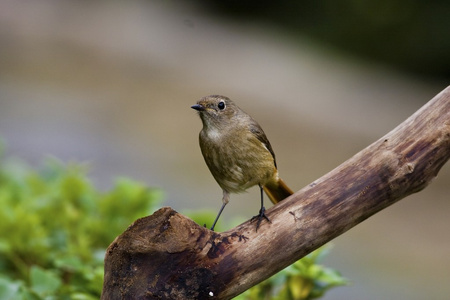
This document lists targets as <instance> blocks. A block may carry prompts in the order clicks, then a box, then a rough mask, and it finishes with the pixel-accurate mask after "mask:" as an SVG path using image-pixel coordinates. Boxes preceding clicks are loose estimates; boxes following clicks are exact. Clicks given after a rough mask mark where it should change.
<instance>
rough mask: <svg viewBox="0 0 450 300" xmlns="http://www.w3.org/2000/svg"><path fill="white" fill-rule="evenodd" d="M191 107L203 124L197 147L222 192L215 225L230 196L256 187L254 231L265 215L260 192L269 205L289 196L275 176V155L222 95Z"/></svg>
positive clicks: (249, 119)
mask: <svg viewBox="0 0 450 300" xmlns="http://www.w3.org/2000/svg"><path fill="white" fill-rule="evenodd" d="M191 108H193V109H195V110H197V111H198V113H199V116H200V119H201V120H202V123H203V129H202V130H201V131H200V138H199V140H200V148H201V150H202V154H203V158H204V159H205V162H206V164H207V165H208V168H209V170H210V171H211V173H212V175H213V176H214V178H215V179H216V181H217V183H218V184H219V185H220V187H221V188H222V190H223V198H222V207H221V208H220V211H219V213H218V215H217V217H216V219H215V220H214V223H213V225H212V227H211V230H214V226H215V225H216V223H217V220H218V219H219V217H220V215H221V213H222V211H223V209H224V208H225V206H226V205H227V203H228V202H229V200H230V193H242V192H244V191H245V190H247V189H248V188H250V187H252V186H254V185H258V186H259V188H260V191H261V209H260V210H259V214H258V215H257V216H255V217H253V219H258V222H257V224H256V230H258V228H259V225H260V223H261V221H262V219H263V218H264V219H266V220H267V221H268V222H270V220H269V219H268V218H267V216H266V215H265V208H264V199H263V196H264V195H263V190H264V191H265V192H266V194H267V195H268V196H269V198H270V200H271V201H272V202H273V203H277V202H279V201H281V200H283V199H285V198H286V197H288V196H290V195H292V190H291V189H289V188H288V187H287V186H286V184H285V183H284V181H283V180H281V178H280V177H279V175H278V170H277V163H276V161H275V153H274V152H273V150H272V146H271V145H270V143H269V140H268V139H267V137H266V135H265V133H264V131H263V130H262V128H261V126H259V124H258V123H257V122H256V121H255V120H254V119H253V118H252V117H250V116H249V115H248V114H246V113H245V112H244V111H243V110H241V109H240V108H239V107H238V106H237V105H236V104H234V102H233V101H231V100H230V99H229V98H227V97H225V96H219V95H211V96H206V97H204V98H202V99H200V100H199V101H198V102H197V104H195V105H192V106H191Z"/></svg>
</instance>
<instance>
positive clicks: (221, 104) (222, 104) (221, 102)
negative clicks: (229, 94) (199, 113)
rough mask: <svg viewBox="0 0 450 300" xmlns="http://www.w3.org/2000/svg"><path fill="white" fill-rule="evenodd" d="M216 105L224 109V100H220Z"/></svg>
mask: <svg viewBox="0 0 450 300" xmlns="http://www.w3.org/2000/svg"><path fill="white" fill-rule="evenodd" d="M217 107H218V108H219V109H220V110H224V109H225V102H224V101H220V102H219V104H217Z"/></svg>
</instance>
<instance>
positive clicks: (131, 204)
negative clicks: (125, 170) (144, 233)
mask: <svg viewBox="0 0 450 300" xmlns="http://www.w3.org/2000/svg"><path fill="white" fill-rule="evenodd" d="M85 173H86V172H85V168H83V167H80V166H79V165H74V164H70V165H68V166H63V165H62V164H61V163H59V162H57V161H48V162H47V163H46V164H45V165H44V166H43V167H42V168H41V169H40V170H39V171H35V170H32V169H30V168H29V167H27V166H25V165H24V164H22V163H20V162H17V161H16V162H12V161H11V160H8V161H5V160H1V161H0V207H1V210H0V220H1V222H0V299H98V298H99V296H100V294H101V289H102V284H103V258H104V253H105V250H106V248H107V247H108V245H109V244H110V243H111V242H112V241H113V240H114V238H115V237H116V236H117V235H119V234H120V233H122V232H123V231H124V230H125V229H126V228H127V227H128V226H129V225H130V224H131V223H132V222H133V221H134V220H136V219H137V218H140V217H143V216H145V215H148V214H150V213H152V211H153V210H154V207H155V205H157V204H158V199H159V198H160V193H159V191H157V190H152V189H149V188H147V187H146V186H145V185H143V184H141V183H137V182H133V181H131V180H128V179H119V180H117V182H116V184H115V186H114V188H113V189H112V190H111V191H108V192H100V191H98V190H96V189H95V188H94V187H93V185H92V184H91V183H90V182H89V180H88V179H87V176H86V174H85Z"/></svg>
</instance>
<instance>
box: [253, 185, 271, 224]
mask: <svg viewBox="0 0 450 300" xmlns="http://www.w3.org/2000/svg"><path fill="white" fill-rule="evenodd" d="M259 189H260V191H261V208H260V210H259V214H258V215H256V216H254V217H253V218H252V221H253V220H254V219H258V222H257V223H256V231H258V228H259V225H260V224H261V221H262V219H266V220H267V221H268V222H269V223H272V222H270V220H269V218H268V217H267V216H266V213H265V212H266V208H265V207H264V192H263V187H262V186H261V185H259Z"/></svg>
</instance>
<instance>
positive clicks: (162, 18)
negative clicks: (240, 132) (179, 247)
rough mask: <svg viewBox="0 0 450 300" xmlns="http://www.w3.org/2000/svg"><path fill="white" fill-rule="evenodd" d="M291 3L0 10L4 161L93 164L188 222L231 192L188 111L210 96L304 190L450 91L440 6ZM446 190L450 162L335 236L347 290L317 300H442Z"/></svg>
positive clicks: (71, 4)
mask: <svg viewBox="0 0 450 300" xmlns="http://www.w3.org/2000/svg"><path fill="white" fill-rule="evenodd" d="M291 2H292V1H278V2H276V3H277V5H275V2H273V3H272V4H267V5H257V4H258V3H259V2H256V1H201V0H198V1H183V2H182V1H143V0H141V1H136V0H130V1H81V0H77V1H75V0H72V1H70V0H66V1H60V0H39V1H13V0H3V1H1V2H0V137H1V138H2V139H3V140H4V142H5V144H6V147H7V149H6V153H7V155H8V156H13V157H18V158H20V159H23V160H25V161H26V162H28V163H30V164H31V165H34V166H39V164H40V163H41V162H42V161H43V160H44V159H45V158H46V157H49V156H50V157H56V158H58V159H60V160H62V161H65V162H72V161H75V162H81V163H85V164H88V165H89V168H90V173H89V174H90V178H92V180H93V181H94V182H95V184H96V185H97V186H98V187H100V188H102V189H105V190H106V189H108V188H109V187H111V186H112V184H113V181H114V178H116V177H118V176H126V177H130V178H133V179H136V180H140V181H142V182H145V183H146V184H148V185H149V186H152V187H158V188H161V189H162V190H163V191H164V192H165V197H166V198H165V202H164V204H165V205H168V206H171V207H173V208H174V209H176V210H178V211H181V212H182V211H186V210H194V211H195V210H201V209H205V208H206V209H210V210H213V211H216V210H217V209H218V208H219V207H220V205H221V194H222V192H221V190H220V188H219V186H218V185H217V184H216V182H215V181H214V179H213V177H212V176H211V174H210V173H209V170H208V169H207V167H206V165H205V163H204V161H203V157H202V156H201V152H200V148H199V146H198V133H199V131H200V129H201V122H200V119H199V118H198V116H197V115H196V113H195V112H194V111H193V110H192V109H191V108H190V106H191V105H192V104H194V103H195V102H196V101H197V100H198V99H199V98H201V97H202V96H205V95H209V94H223V95H226V96H228V97H230V98H231V99H233V100H235V101H236V102H237V104H238V105H239V106H240V107H241V108H242V109H243V110H245V111H247V112H249V113H250V114H251V115H252V116H253V117H254V118H255V119H256V120H258V122H259V123H260V124H261V125H262V127H263V128H264V130H265V132H266V134H267V136H268V137H269V139H270V141H271V144H272V146H273V148H274V150H275V153H276V154H277V162H278V166H279V170H280V173H281V176H282V177H283V179H284V180H285V181H286V182H287V183H288V184H289V185H290V187H291V188H292V189H294V190H298V189H300V188H302V187H304V186H305V185H307V184H309V183H311V182H312V181H314V180H315V179H317V178H318V177H320V176H322V175H323V174H325V173H326V172H328V171H330V170H331V169H333V168H334V167H336V166H338V165H339V164H340V163H342V162H344V161H345V160H346V159H348V158H350V157H351V156H352V155H354V154H355V153H357V152H358V151H360V150H361V149H363V148H364V147H366V146H368V145H369V144H370V143H372V142H373V141H375V140H377V139H378V138H380V137H382V136H383V135H384V134H386V133H387V132H389V131H390V130H391V129H393V128H394V127H395V126H397V125H398V124H399V123H401V122H402V121H403V120H404V119H406V118H407V117H408V116H409V115H411V114H412V113H413V112H415V111H416V110H417V109H418V108H420V107H421V106H422V105H423V104H425V103H426V102H427V101H428V100H430V99H431V98H433V97H434V96H435V95H436V94H437V93H439V92H440V91H441V90H443V89H444V88H445V87H446V86H447V85H448V84H449V80H448V79H449V76H450V57H449V56H450V35H449V34H448V28H450V27H449V26H450V18H448V14H447V13H446V12H448V9H449V8H450V7H449V4H448V3H446V2H442V3H440V4H439V3H430V2H427V3H423V2H421V1H408V2H407V1H392V0H390V1H386V0H383V1H376V2H373V3H372V2H367V1H362V2H358V1H356V2H355V1H327V0H322V1H313V2H311V1H296V2H293V3H291ZM436 2H437V1H436ZM449 180H450V167H449V166H448V165H446V166H444V168H443V169H442V170H441V172H440V174H439V176H438V178H436V179H435V180H434V181H433V183H432V184H431V185H430V186H429V187H428V188H426V189H425V190H424V191H422V192H420V193H418V194H415V195H412V196H410V197H408V198H406V199H403V200H402V201H400V202H398V203H397V204H395V205H393V206H391V207H389V208H387V209H385V210H384V211H382V212H380V213H378V214H376V215H375V216H373V217H371V218H369V219H368V220H366V221H365V222H363V223H362V224H360V225H358V226H357V227H355V228H353V229H351V230H350V231H348V232H347V233H345V234H343V235H342V236H340V237H338V238H336V239H335V240H334V241H333V244H334V249H333V251H332V252H331V254H330V255H329V256H328V257H327V259H326V261H325V264H326V265H327V266H329V267H332V268H335V269H337V270H339V271H340V272H341V273H343V275H344V276H345V277H347V278H349V279H350V280H351V281H352V284H351V285H350V286H347V287H341V288H337V289H334V290H332V291H330V292H329V293H328V294H327V295H326V297H325V299H374V300H375V299H448V297H449V295H450V285H449V282H450V257H449V253H450V238H449V234H448V229H449V228H450V221H449V219H448V215H449V213H450V203H449V201H448V200H449V199H448V198H449V196H448V195H449V188H450V185H449ZM258 197H259V192H258V190H257V189H256V188H253V189H251V190H250V191H249V192H248V193H246V194H242V195H233V196H232V198H231V202H230V204H229V205H228V206H227V209H226V210H225V212H224V215H223V220H222V221H223V224H222V225H223V227H225V228H229V227H231V225H227V224H231V223H232V221H233V220H236V219H238V220H242V221H243V220H245V219H246V218H249V217H250V216H253V215H254V214H255V213H256V212H257V211H258V209H259V207H258V206H259V201H258V199H259V198H258ZM211 221H212V220H211ZM227 226H228V227H227Z"/></svg>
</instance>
